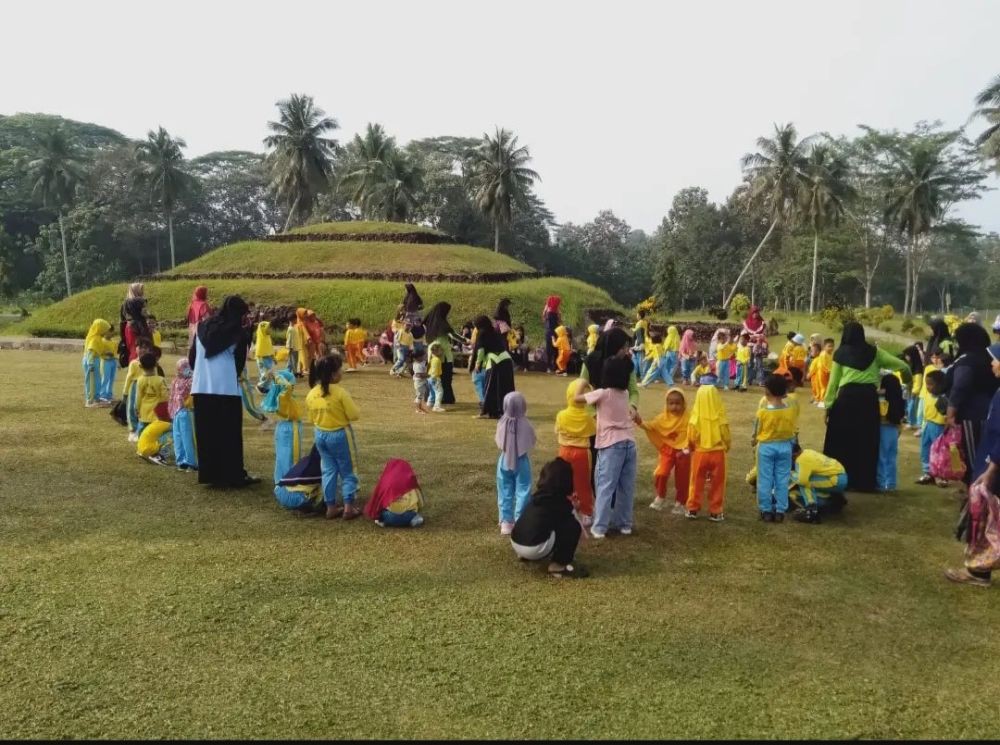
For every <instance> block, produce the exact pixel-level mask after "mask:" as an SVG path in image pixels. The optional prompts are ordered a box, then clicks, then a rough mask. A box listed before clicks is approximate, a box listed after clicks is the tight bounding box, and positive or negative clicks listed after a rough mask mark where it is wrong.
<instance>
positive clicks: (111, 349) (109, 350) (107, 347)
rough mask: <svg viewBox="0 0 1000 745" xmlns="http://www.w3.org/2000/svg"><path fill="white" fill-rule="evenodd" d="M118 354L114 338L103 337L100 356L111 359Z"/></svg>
mask: <svg viewBox="0 0 1000 745" xmlns="http://www.w3.org/2000/svg"><path fill="white" fill-rule="evenodd" d="M117 356H118V342H116V341H115V340H114V339H105V340H104V343H103V344H102V345H101V357H102V358H103V359H106V360H113V359H115V357H117Z"/></svg>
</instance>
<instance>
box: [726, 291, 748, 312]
mask: <svg viewBox="0 0 1000 745" xmlns="http://www.w3.org/2000/svg"><path fill="white" fill-rule="evenodd" d="M729 309H730V310H731V311H732V313H733V318H736V319H740V318H745V317H746V314H747V312H748V311H749V310H750V298H748V297H747V296H746V295H744V294H743V293H742V292H738V293H736V294H735V295H733V299H732V300H730V301H729Z"/></svg>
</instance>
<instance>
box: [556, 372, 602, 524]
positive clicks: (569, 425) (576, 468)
mask: <svg viewBox="0 0 1000 745" xmlns="http://www.w3.org/2000/svg"><path fill="white" fill-rule="evenodd" d="M589 390H590V384H589V383H587V381H585V380H574V381H573V382H572V383H570V384H569V387H568V388H567V389H566V408H565V409H563V410H562V411H560V412H559V413H558V414H556V436H557V438H558V440H559V457H560V458H562V459H563V460H564V461H566V462H567V463H569V464H570V466H571V467H572V469H573V491H574V492H575V494H576V499H575V503H576V508H577V511H578V512H579V513H580V518H581V520H580V521H581V522H582V523H583V526H584V527H585V528H589V527H590V525H591V523H592V521H593V517H594V488H593V486H592V485H591V483H590V474H591V453H590V438H591V437H593V436H594V435H596V434H597V422H596V421H595V420H594V417H593V416H592V415H591V414H589V413H588V412H587V405H586V404H584V403H578V402H577V401H576V396H578V395H582V394H584V393H586V392H587V391H589Z"/></svg>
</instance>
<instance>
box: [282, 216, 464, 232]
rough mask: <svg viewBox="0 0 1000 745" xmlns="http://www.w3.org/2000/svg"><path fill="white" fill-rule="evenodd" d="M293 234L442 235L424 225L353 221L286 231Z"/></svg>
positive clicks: (305, 226)
mask: <svg viewBox="0 0 1000 745" xmlns="http://www.w3.org/2000/svg"><path fill="white" fill-rule="evenodd" d="M288 232H289V233H295V234H303V233H305V234H309V233H343V234H347V235H356V234H358V233H398V234H405V233H433V234H435V235H444V233H442V232H441V231H440V230H435V229H434V228H429V227H427V226H426V225H415V224H413V223H408V222H377V221H374V220H353V221H348V222H319V223H314V224H312V225H303V226H301V227H298V228H292V229H291V230H289V231H288Z"/></svg>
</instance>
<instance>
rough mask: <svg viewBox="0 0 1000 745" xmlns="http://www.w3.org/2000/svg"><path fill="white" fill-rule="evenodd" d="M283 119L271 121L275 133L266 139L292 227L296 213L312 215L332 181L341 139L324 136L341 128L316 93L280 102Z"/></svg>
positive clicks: (277, 192)
mask: <svg viewBox="0 0 1000 745" xmlns="http://www.w3.org/2000/svg"><path fill="white" fill-rule="evenodd" d="M277 106H278V114H279V118H278V121H276V122H268V123H267V127H268V129H269V130H271V132H272V134H270V135H268V136H267V137H265V138H264V144H265V145H266V146H267V147H268V148H270V149H271V152H270V153H269V154H268V157H267V161H268V165H269V167H270V169H271V189H272V190H273V191H274V193H275V195H276V196H277V198H278V200H279V201H281V202H284V203H286V204H288V219H287V220H286V221H285V228H284V229H285V230H288V228H289V226H290V225H291V224H292V220H293V219H294V218H295V216H296V215H308V214H309V213H310V211H311V210H312V206H313V202H314V201H315V199H316V196H317V194H318V193H319V192H320V191H322V190H323V189H324V188H326V187H327V185H328V184H329V183H330V178H331V177H332V175H333V156H334V154H335V152H336V149H337V141H336V140H333V139H330V138H328V137H324V136H323V135H324V134H325V133H327V132H332V131H333V130H335V129H337V128H338V126H339V125H338V124H337V121H336V120H335V119H333V118H332V117H328V116H326V112H324V111H323V109H321V108H319V107H318V106H316V104H315V103H314V102H313V99H312V96H306V95H301V94H297V93H293V94H292V95H291V96H290V97H289V98H288V99H286V100H284V101H278V103H277Z"/></svg>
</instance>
